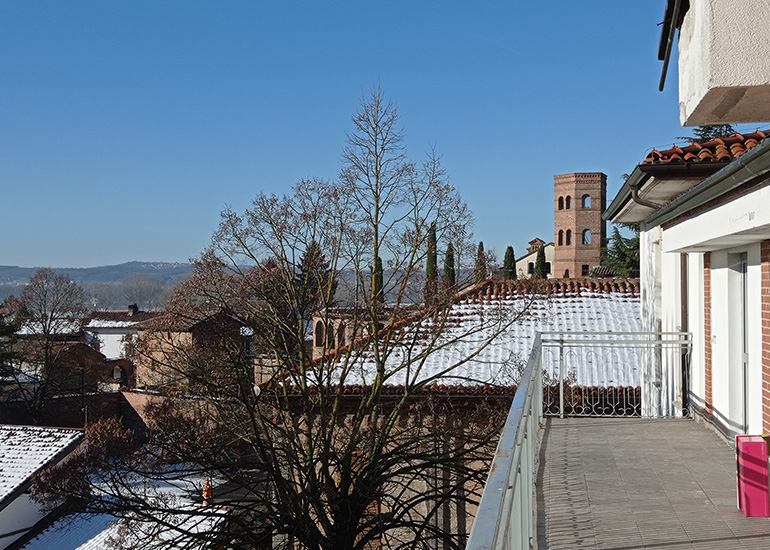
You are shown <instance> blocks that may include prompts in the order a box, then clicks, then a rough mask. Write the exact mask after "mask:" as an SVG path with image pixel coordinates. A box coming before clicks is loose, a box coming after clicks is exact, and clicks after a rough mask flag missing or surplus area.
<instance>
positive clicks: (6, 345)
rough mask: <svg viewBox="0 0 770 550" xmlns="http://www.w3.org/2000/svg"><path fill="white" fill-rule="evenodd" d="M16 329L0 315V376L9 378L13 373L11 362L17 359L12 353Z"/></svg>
mask: <svg viewBox="0 0 770 550" xmlns="http://www.w3.org/2000/svg"><path fill="white" fill-rule="evenodd" d="M16 328H17V327H16V326H15V325H13V324H12V323H10V322H8V321H6V319H5V317H4V316H3V315H2V314H0V376H11V374H12V373H13V361H14V360H15V359H16V358H17V357H16V354H15V353H14V351H13V340H14V337H15V334H16Z"/></svg>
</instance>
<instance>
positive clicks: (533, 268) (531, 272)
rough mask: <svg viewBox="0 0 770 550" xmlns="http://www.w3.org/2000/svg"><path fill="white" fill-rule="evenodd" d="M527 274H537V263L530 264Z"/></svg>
mask: <svg viewBox="0 0 770 550" xmlns="http://www.w3.org/2000/svg"><path fill="white" fill-rule="evenodd" d="M527 273H529V274H530V275H534V273H535V262H529V263H528V264H527Z"/></svg>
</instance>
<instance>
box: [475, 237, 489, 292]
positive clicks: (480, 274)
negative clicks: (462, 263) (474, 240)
mask: <svg viewBox="0 0 770 550" xmlns="http://www.w3.org/2000/svg"><path fill="white" fill-rule="evenodd" d="M475 279H476V282H477V283H481V282H483V281H486V279H487V256H486V254H485V253H484V243H483V242H481V241H479V249H478V251H477V252H476V270H475Z"/></svg>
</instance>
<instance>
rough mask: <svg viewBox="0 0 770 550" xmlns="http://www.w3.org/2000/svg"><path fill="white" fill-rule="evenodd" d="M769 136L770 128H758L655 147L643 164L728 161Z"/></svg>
mask: <svg viewBox="0 0 770 550" xmlns="http://www.w3.org/2000/svg"><path fill="white" fill-rule="evenodd" d="M768 136H770V129H766V130H764V131H762V130H757V131H755V132H751V133H748V134H738V133H735V134H733V135H731V136H729V137H725V138H716V139H711V140H709V141H704V142H703V143H691V144H689V145H685V146H683V147H680V146H677V145H675V146H674V147H672V148H670V149H665V150H663V151H658V150H657V149H653V150H652V151H650V153H649V154H648V155H647V157H646V158H645V159H644V160H643V161H642V164H643V165H644V164H685V163H690V162H708V163H711V162H714V163H717V162H721V163H728V162H730V161H733V160H735V159H737V158H738V157H740V156H741V155H743V154H745V153H746V152H747V151H749V150H751V149H753V148H754V147H756V146H757V145H759V144H760V143H762V142H763V141H764V140H765V139H766V138H767V137H768Z"/></svg>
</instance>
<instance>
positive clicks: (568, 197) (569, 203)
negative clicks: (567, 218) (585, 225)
mask: <svg viewBox="0 0 770 550" xmlns="http://www.w3.org/2000/svg"><path fill="white" fill-rule="evenodd" d="M564 204H565V207H566V208H567V210H569V209H570V208H572V197H570V196H569V195H567V200H566V201H564Z"/></svg>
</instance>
